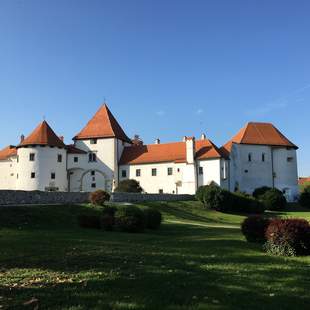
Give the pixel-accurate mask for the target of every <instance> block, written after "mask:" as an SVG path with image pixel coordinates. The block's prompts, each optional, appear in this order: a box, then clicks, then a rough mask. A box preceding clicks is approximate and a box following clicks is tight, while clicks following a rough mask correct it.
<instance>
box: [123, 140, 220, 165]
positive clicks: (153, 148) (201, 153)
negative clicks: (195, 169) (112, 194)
mask: <svg viewBox="0 0 310 310" xmlns="http://www.w3.org/2000/svg"><path fill="white" fill-rule="evenodd" d="M195 149H196V156H195V157H196V159H199V160H204V159H211V158H221V157H222V155H221V153H220V151H219V149H218V148H217V147H216V146H215V145H214V144H213V143H212V142H211V141H210V140H207V139H206V140H198V141H195ZM161 162H175V163H186V143H185V142H173V143H164V144H149V145H133V146H128V147H125V148H124V151H123V154H122V156H121V159H120V162H119V164H120V165H126V164H146V163H161Z"/></svg>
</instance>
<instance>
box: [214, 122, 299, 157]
mask: <svg viewBox="0 0 310 310" xmlns="http://www.w3.org/2000/svg"><path fill="white" fill-rule="evenodd" d="M233 143H236V144H252V145H270V146H283V147H292V148H295V149H298V147H297V146H296V145H295V144H293V143H292V142H291V141H289V140H288V139H287V138H286V137H285V136H284V135H283V134H282V133H281V132H280V131H279V130H278V129H277V128H276V127H275V126H273V125H272V124H270V123H248V124H247V125H246V126H245V127H243V128H242V129H241V130H240V131H239V132H238V133H237V134H236V135H235V136H234V137H233V138H232V139H231V140H230V141H228V142H227V143H226V144H225V145H224V146H223V147H222V148H221V149H220V150H221V151H222V152H223V153H226V154H229V153H230V151H231V148H232V145H233Z"/></svg>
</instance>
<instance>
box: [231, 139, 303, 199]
mask: <svg viewBox="0 0 310 310" xmlns="http://www.w3.org/2000/svg"><path fill="white" fill-rule="evenodd" d="M230 159H231V162H230V188H231V190H240V191H243V192H247V193H249V194H252V193H253V191H254V190H255V189H256V188H258V187H261V186H269V187H275V188H278V189H279V190H281V191H283V192H284V194H285V195H286V197H287V199H288V200H290V201H293V200H294V199H295V198H296V196H297V195H298V173H297V155H296V150H295V149H293V148H286V147H272V146H265V145H244V144H233V146H232V150H231V153H230Z"/></svg>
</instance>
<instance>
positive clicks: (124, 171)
mask: <svg viewBox="0 0 310 310" xmlns="http://www.w3.org/2000/svg"><path fill="white" fill-rule="evenodd" d="M126 177H127V171H126V170H122V178H126Z"/></svg>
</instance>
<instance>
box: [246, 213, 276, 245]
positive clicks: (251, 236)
mask: <svg viewBox="0 0 310 310" xmlns="http://www.w3.org/2000/svg"><path fill="white" fill-rule="evenodd" d="M269 224H270V219H267V218H265V217H262V216H259V215H252V216H249V217H247V218H246V219H245V220H244V221H243V222H242V224H241V231H242V233H243V235H244V236H245V238H246V240H247V241H249V242H265V241H266V236H265V234H266V230H267V228H268V225H269Z"/></svg>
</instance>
